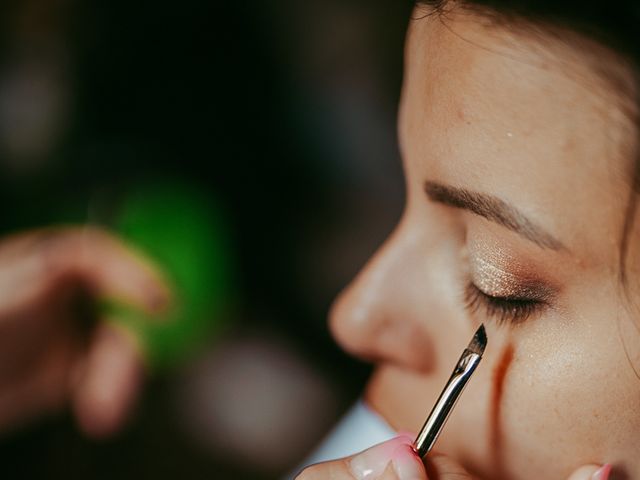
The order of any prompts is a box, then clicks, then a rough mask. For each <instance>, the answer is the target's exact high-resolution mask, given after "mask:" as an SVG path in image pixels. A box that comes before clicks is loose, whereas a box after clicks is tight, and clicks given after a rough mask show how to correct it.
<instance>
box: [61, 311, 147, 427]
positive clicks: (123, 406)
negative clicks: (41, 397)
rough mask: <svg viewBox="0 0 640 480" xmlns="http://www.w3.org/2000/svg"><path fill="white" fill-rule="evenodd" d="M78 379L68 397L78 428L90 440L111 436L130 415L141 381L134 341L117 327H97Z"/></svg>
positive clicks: (139, 362) (103, 325)
mask: <svg viewBox="0 0 640 480" xmlns="http://www.w3.org/2000/svg"><path fill="white" fill-rule="evenodd" d="M78 377H79V378H78V380H77V384H76V385H75V387H74V388H73V394H72V395H73V407H74V411H75V414H76V418H77V420H78V423H79V425H80V428H81V429H82V430H83V431H84V432H85V433H86V434H88V435H91V436H94V437H104V436H108V435H110V434H112V433H114V432H115V431H116V430H118V429H119V428H120V427H121V426H122V424H123V423H124V421H125V420H126V417H127V415H128V414H129V413H130V411H131V409H132V407H133V405H134V403H135V400H136V398H137V396H138V393H139V391H140V387H141V384H142V380H143V364H142V358H141V355H140V353H139V351H138V348H137V345H136V342H135V340H134V338H133V337H132V336H131V335H130V334H128V333H127V332H125V331H124V330H123V329H121V328H119V327H116V326H114V325H109V324H106V323H101V324H99V325H98V326H97V328H96V331H95V334H94V337H93V340H92V342H91V344H90V346H89V351H88V353H87V357H86V360H85V362H84V365H83V366H82V371H81V372H80V373H79V374H78Z"/></svg>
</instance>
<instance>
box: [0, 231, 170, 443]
mask: <svg viewBox="0 0 640 480" xmlns="http://www.w3.org/2000/svg"><path fill="white" fill-rule="evenodd" d="M169 296H170V295H169V290H168V288H167V286H166V284H165V283H164V281H163V280H162V278H161V275H160V274H159V273H158V272H157V271H156V270H155V268H154V267H153V266H151V265H150V264H149V263H148V262H147V261H146V260H144V259H142V258H141V257H140V256H139V255H137V254H136V253H133V252H132V251H130V250H129V249H128V248H127V247H126V246H125V245H124V244H123V243H122V242H121V241H119V240H118V239H117V238H115V237H114V236H112V235H110V234H108V233H106V232H104V231H101V230H98V229H95V228H86V227H83V228H67V229H46V230H38V231H33V232H28V233H24V234H19V235H15V236H11V237H9V238H6V239H4V240H3V241H0V435H1V434H2V433H5V432H7V431H9V430H12V429H14V428H17V427H19V426H22V425H24V424H25V423H28V422H29V421H32V420H33V419H35V418H37V417H40V416H43V415H46V414H48V413H53V412H57V411H59V410H61V409H63V408H65V406H68V405H70V406H71V407H72V409H73V412H74V415H75V417H76V419H77V421H78V423H79V425H80V427H81V429H82V430H83V431H84V432H85V433H87V434H89V435H92V436H104V435H108V434H110V433H112V432H114V431H116V430H117V429H118V428H119V427H121V426H122V424H123V422H124V421H125V419H126V416H127V413H128V412H129V411H130V410H131V408H132V406H133V404H134V401H135V399H136V397H137V394H138V392H139V390H140V387H141V383H142V379H143V370H144V368H143V359H142V355H141V354H140V350H139V348H138V346H137V343H136V340H135V338H134V337H133V335H130V334H128V333H127V332H126V331H125V330H124V329H122V328H121V327H117V326H115V324H112V323H110V322H109V321H108V320H109V319H106V318H96V316H97V315H96V309H95V308H93V306H94V304H95V301H96V300H99V299H100V298H104V297H109V298H117V299H118V300H120V301H122V302H126V303H129V304H131V305H133V306H136V307H138V308H141V309H143V310H144V311H146V312H150V313H153V312H157V311H159V310H162V309H163V307H164V306H165V305H166V304H167V303H168V300H169Z"/></svg>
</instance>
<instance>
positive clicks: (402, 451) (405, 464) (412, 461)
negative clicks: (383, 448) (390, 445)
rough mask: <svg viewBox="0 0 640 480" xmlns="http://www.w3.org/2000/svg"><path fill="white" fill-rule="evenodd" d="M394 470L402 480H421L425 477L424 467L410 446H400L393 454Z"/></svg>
mask: <svg viewBox="0 0 640 480" xmlns="http://www.w3.org/2000/svg"><path fill="white" fill-rule="evenodd" d="M393 468H394V470H395V471H396V475H397V476H398V478H399V479H400V480H419V479H421V478H424V477H425V473H424V465H422V460H420V458H418V455H416V452H415V451H414V450H413V448H411V446H410V445H400V446H399V447H398V448H396V451H395V452H394V454H393Z"/></svg>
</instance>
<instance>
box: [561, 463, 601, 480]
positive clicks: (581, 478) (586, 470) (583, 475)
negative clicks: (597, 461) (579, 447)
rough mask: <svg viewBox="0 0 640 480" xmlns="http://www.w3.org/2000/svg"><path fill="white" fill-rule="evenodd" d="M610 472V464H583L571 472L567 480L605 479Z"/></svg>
mask: <svg viewBox="0 0 640 480" xmlns="http://www.w3.org/2000/svg"><path fill="white" fill-rule="evenodd" d="M610 474H611V465H609V464H607V465H604V466H600V465H585V466H583V467H580V468H579V469H577V470H576V471H575V472H573V473H572V474H571V476H570V477H569V479H568V480H607V479H608V478H609V475H610Z"/></svg>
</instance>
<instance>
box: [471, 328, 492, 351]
mask: <svg viewBox="0 0 640 480" xmlns="http://www.w3.org/2000/svg"><path fill="white" fill-rule="evenodd" d="M486 346H487V332H486V330H485V329H484V324H482V325H480V328H478V330H476V334H475V335H474V336H473V338H472V339H471V342H470V343H469V346H468V347H467V350H471V351H472V352H473V353H477V354H478V355H482V354H483V353H484V349H485V347H486Z"/></svg>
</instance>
